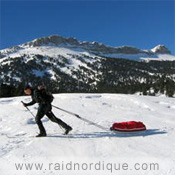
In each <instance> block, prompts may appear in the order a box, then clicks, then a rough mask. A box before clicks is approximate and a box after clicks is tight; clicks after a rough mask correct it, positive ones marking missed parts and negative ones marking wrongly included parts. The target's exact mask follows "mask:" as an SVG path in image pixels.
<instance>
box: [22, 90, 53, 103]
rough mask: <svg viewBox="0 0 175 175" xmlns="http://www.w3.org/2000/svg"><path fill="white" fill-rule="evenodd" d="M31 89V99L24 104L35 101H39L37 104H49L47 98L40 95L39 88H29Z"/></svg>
mask: <svg viewBox="0 0 175 175" xmlns="http://www.w3.org/2000/svg"><path fill="white" fill-rule="evenodd" d="M31 90H32V94H31V98H32V101H31V102H29V103H26V104H25V105H26V106H31V105H34V104H35V103H39V105H44V104H50V102H48V101H47V99H46V98H44V97H43V96H42V94H41V92H40V91H39V90H37V89H31Z"/></svg>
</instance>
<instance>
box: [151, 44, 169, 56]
mask: <svg viewBox="0 0 175 175" xmlns="http://www.w3.org/2000/svg"><path fill="white" fill-rule="evenodd" d="M151 51H152V52H154V53H160V54H171V52H170V50H169V49H168V48H167V47H165V46H164V45H158V46H156V47H154V48H153V49H151Z"/></svg>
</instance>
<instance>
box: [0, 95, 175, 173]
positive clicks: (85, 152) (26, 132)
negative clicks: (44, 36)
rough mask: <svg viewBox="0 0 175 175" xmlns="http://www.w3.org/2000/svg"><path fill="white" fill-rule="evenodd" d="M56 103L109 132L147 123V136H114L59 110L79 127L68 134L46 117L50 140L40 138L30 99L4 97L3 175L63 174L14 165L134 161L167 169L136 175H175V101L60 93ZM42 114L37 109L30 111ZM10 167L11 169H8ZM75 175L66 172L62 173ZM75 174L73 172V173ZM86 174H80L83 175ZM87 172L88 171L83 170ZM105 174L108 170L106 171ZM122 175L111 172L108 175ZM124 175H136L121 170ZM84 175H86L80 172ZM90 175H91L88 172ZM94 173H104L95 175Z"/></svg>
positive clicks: (0, 125)
mask: <svg viewBox="0 0 175 175" xmlns="http://www.w3.org/2000/svg"><path fill="white" fill-rule="evenodd" d="M54 96H55V100H54V102H53V104H54V105H56V106H59V107H60V108H63V109H66V110H68V111H71V112H74V113H76V114H79V115H80V116H81V117H83V118H86V119H88V120H90V121H93V122H95V123H97V124H99V125H102V126H103V127H105V128H107V129H109V128H110V126H111V125H112V123H114V122H124V121H131V120H135V121H142V122H143V123H144V124H145V125H146V126H147V131H146V132H140V133H133V134H129V133H125V134H124V133H117V134H116V133H113V132H110V131H104V130H101V129H100V128H97V127H95V126H93V125H90V124H88V123H85V122H83V121H81V120H79V119H78V118H76V117H75V116H71V115H69V114H67V113H64V112H62V111H59V110H57V109H55V108H53V111H54V113H55V114H56V116H57V117H60V118H61V119H62V120H63V121H65V122H67V123H68V124H70V125H71V126H72V127H73V131H72V132H71V133H70V135H68V136H64V135H62V133H63V130H62V129H61V128H60V127H59V126H58V125H57V124H55V123H52V122H50V121H49V120H48V119H47V118H46V117H44V118H43V119H42V121H43V124H44V126H45V128H46V130H47V133H48V137H46V138H35V137H34V136H35V135H36V134H37V132H38V128H37V125H36V124H35V121H34V118H33V117H32V116H31V114H30V113H29V112H28V111H27V110H26V109H25V108H24V107H23V106H22V104H21V101H25V102H28V101H30V97H27V96H25V97H15V98H1V99H0V109H1V112H0V114H1V115H0V138H1V140H0V163H1V167H0V174H1V175H7V174H9V175H13V174H23V175H28V174H36V175H37V174H55V175H56V174H58V171H54V170H52V171H50V170H49V171H48V170H46V169H44V170H41V171H26V170H23V171H17V170H16V171H15V169H14V168H15V166H14V162H18V163H19V162H31V161H33V162H43V163H44V162H51V161H54V162H56V161H61V160H64V161H70V160H76V159H78V161H80V160H84V159H85V160H86V161H88V162H89V161H93V160H98V161H99V160H103V159H105V160H106V161H109V162H110V161H114V160H115V161H120V160H123V161H125V162H128V163H132V162H134V161H135V162H136V163H137V161H143V160H145V161H147V162H149V161H150V162H151V161H153V160H154V159H155V160H156V161H158V162H159V163H160V165H161V166H163V167H164V166H165V168H162V169H160V170H159V171H158V172H156V171H142V172H140V171H139V172H138V171H133V174H134V175H135V174H139V175H140V174H145V175H148V174H149V175H151V174H153V175H160V174H161V175H174V174H175V169H174V168H173V167H174V166H172V165H173V164H174V163H175V150H174V148H175V122H174V120H175V116H174V113H175V100H174V98H167V97H149V96H137V95H122V94H55V95H54ZM29 108H30V110H31V111H32V112H33V113H34V114H36V109H37V105H34V106H31V107H29ZM7 165H8V166H9V167H11V168H8V167H7ZM66 173H67V174H70V172H69V171H68V172H60V174H66ZM73 173H74V172H72V173H71V174H73ZM78 173H80V172H76V173H75V174H76V175H78ZM83 173H85V172H83ZM99 173H100V174H103V173H104V172H100V171H99ZM108 173H109V174H116V172H113V173H111V172H105V173H104V174H105V175H106V174H108ZM120 173H121V174H122V175H124V174H128V175H130V174H131V172H130V171H129V172H128V171H125V172H120ZM80 174H82V172H81V173H80ZM85 174H86V173H85ZM94 174H98V172H95V173H94Z"/></svg>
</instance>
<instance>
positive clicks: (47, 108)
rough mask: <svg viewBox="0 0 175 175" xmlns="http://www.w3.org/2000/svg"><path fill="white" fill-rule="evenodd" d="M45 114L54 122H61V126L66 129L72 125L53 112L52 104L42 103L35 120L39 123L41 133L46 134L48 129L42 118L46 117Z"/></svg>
mask: <svg viewBox="0 0 175 175" xmlns="http://www.w3.org/2000/svg"><path fill="white" fill-rule="evenodd" d="M44 115H46V116H47V117H48V118H49V119H50V120H51V121H52V122H55V123H57V124H59V125H60V126H62V127H63V128H64V129H69V128H70V126H69V125H67V124H66V123H65V122H63V121H62V120H60V119H59V118H57V117H56V116H55V115H54V114H53V112H52V106H51V104H40V105H39V108H38V112H37V115H36V118H35V121H36V123H37V125H38V128H39V131H40V134H46V130H45V128H44V126H43V124H42V121H41V119H42V118H43V117H44Z"/></svg>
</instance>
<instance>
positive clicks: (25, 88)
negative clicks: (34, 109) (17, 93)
mask: <svg viewBox="0 0 175 175" xmlns="http://www.w3.org/2000/svg"><path fill="white" fill-rule="evenodd" d="M27 89H32V87H31V86H30V85H27V86H25V87H24V90H27Z"/></svg>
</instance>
